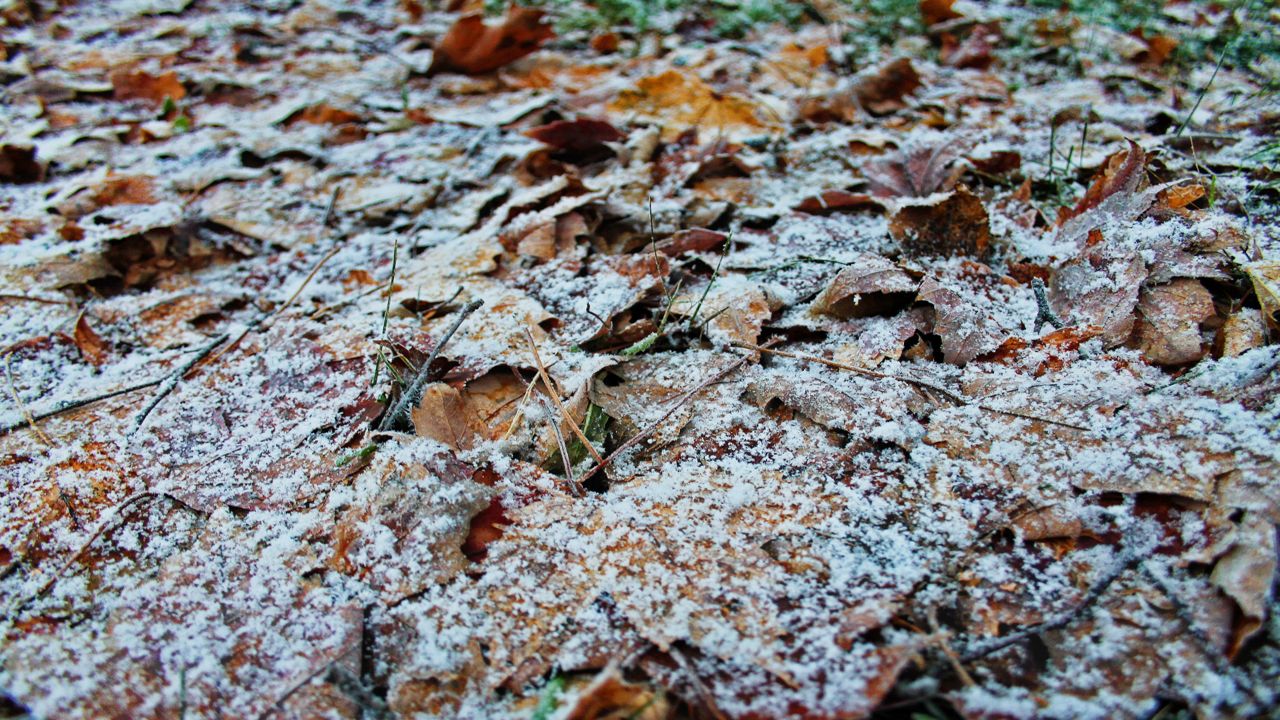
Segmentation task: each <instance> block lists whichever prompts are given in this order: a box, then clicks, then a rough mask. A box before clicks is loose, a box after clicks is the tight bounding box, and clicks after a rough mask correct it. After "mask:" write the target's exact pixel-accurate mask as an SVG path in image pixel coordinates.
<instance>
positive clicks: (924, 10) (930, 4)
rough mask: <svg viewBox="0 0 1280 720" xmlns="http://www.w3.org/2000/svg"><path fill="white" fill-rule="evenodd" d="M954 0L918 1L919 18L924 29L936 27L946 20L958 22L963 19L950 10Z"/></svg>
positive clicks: (954, 2)
mask: <svg viewBox="0 0 1280 720" xmlns="http://www.w3.org/2000/svg"><path fill="white" fill-rule="evenodd" d="M955 4H956V0H920V16H921V18H923V19H924V24H925V26H926V27H928V26H930V25H937V24H938V23H940V22H946V21H947V20H959V19H960V18H962V17H964V15H961V14H960V13H958V12H956V11H955V10H953V9H952V7H951V6H952V5H955Z"/></svg>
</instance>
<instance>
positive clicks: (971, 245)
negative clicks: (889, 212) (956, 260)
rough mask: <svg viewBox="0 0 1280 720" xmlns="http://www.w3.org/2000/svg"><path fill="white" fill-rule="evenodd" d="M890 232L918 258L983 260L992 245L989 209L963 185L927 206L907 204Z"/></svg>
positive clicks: (891, 221)
mask: <svg viewBox="0 0 1280 720" xmlns="http://www.w3.org/2000/svg"><path fill="white" fill-rule="evenodd" d="M889 231H890V232H891V233H893V236H894V237H895V238H897V239H898V240H899V241H900V242H901V243H902V247H903V249H904V250H906V251H907V253H908V254H910V255H912V256H917V257H918V256H934V257H958V256H968V257H975V258H981V257H984V256H985V255H986V254H987V249H988V247H989V246H990V244H991V225H990V223H989V222H988V219H987V208H986V206H984V205H983V204H982V201H981V200H979V199H978V197H977V196H976V195H974V194H973V193H971V192H969V190H968V188H966V187H964V186H961V187H960V188H959V189H958V190H956V191H954V192H952V193H951V194H950V195H948V196H946V197H945V198H942V199H941V200H938V201H935V202H933V203H930V204H928V205H916V204H909V205H904V206H903V207H902V209H901V210H899V211H898V213H897V214H896V215H894V216H893V219H892V220H890V222H889Z"/></svg>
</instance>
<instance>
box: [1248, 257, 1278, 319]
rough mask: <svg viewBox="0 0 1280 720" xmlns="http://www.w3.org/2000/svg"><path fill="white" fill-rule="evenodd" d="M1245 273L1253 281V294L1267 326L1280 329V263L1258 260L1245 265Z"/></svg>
mask: <svg viewBox="0 0 1280 720" xmlns="http://www.w3.org/2000/svg"><path fill="white" fill-rule="evenodd" d="M1244 272H1245V274H1246V275H1248V276H1249V279H1250V280H1252V281H1253V292H1254V294H1255V295H1257V296H1258V306H1259V307H1261V308H1262V315H1263V317H1264V318H1265V319H1266V321H1267V324H1269V325H1270V326H1271V327H1272V328H1280V261H1276V260H1256V261H1254V262H1251V263H1247V264H1245V265H1244Z"/></svg>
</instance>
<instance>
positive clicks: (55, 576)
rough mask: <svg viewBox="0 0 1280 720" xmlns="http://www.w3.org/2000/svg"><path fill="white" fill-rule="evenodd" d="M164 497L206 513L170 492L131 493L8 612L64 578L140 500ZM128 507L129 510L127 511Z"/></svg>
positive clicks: (122, 521) (13, 610) (131, 511)
mask: <svg viewBox="0 0 1280 720" xmlns="http://www.w3.org/2000/svg"><path fill="white" fill-rule="evenodd" d="M162 497H163V498H168V499H170V500H172V501H174V502H175V503H177V504H179V505H181V506H183V507H185V508H187V509H188V510H190V511H192V512H194V513H197V514H199V515H204V513H202V512H200V511H199V510H197V509H195V508H193V507H191V506H190V505H188V504H187V503H184V502H182V501H181V500H179V499H178V498H176V497H174V496H172V495H170V494H169V493H165V492H154V491H150V490H148V491H145V492H140V493H137V494H134V495H130V496H129V497H127V498H125V499H124V500H122V501H121V502H120V504H119V505H117V506H116V508H115V515H113V516H112V517H111V518H110V519H108V520H107V521H106V522H104V523H103V524H102V525H101V526H100V527H99V528H98V529H97V530H95V531H94V533H93V534H92V535H90V536H89V539H88V540H85V541H84V543H83V544H82V545H81V546H80V547H79V548H78V549H77V550H76V551H75V552H74V553H72V554H71V557H69V558H67V561H66V562H65V563H63V564H62V565H61V566H60V567H59V568H58V569H57V570H56V571H54V572H53V573H52V574H51V575H50V576H49V579H48V580H46V581H45V582H44V584H43V585H41V586H40V588H39V589H37V590H36V591H35V593H33V594H32V595H31V596H30V597H28V598H27V599H25V600H22V601H21V602H19V603H18V604H17V605H15V606H14V607H13V609H11V610H10V611H9V613H8V614H9V616H10V617H13V616H14V615H16V614H17V613H18V612H19V611H20V610H22V609H23V608H25V607H26V606H28V605H30V604H31V603H32V602H35V601H36V600H38V599H39V598H40V597H42V596H43V595H44V594H45V593H47V592H49V590H50V589H52V588H53V586H54V584H56V583H57V582H58V580H59V579H61V578H62V576H63V574H64V573H65V572H66V571H67V570H69V569H70V568H71V566H72V565H74V564H75V563H76V561H78V560H79V559H80V557H81V556H82V555H84V554H85V552H87V551H88V550H89V548H90V547H91V546H92V545H93V543H94V542H96V541H97V540H98V538H100V537H102V536H103V535H104V534H106V533H107V532H109V531H112V530H115V529H117V528H119V527H121V526H122V525H124V523H125V521H126V520H128V519H129V518H130V517H132V514H133V512H135V511H136V510H137V507H136V506H137V504H138V503H139V502H140V501H142V500H155V499H157V498H162ZM131 506H132V507H131ZM126 508H127V509H128V512H125V510H126Z"/></svg>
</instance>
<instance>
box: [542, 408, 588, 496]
mask: <svg viewBox="0 0 1280 720" xmlns="http://www.w3.org/2000/svg"><path fill="white" fill-rule="evenodd" d="M548 424H549V425H550V426H551V432H552V434H554V435H555V436H556V445H557V446H558V447H559V448H560V464H561V465H562V466H563V467H564V475H565V479H567V480H568V481H569V487H571V488H573V490H574V494H575V495H577V496H578V497H582V485H580V484H578V481H577V480H575V479H574V478H573V463H572V462H570V460H569V446H568V445H566V444H565V442H564V433H562V432H560V423H559V422H556V421H555V420H554V419H553V420H551V421H550V422H549V423H548Z"/></svg>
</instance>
